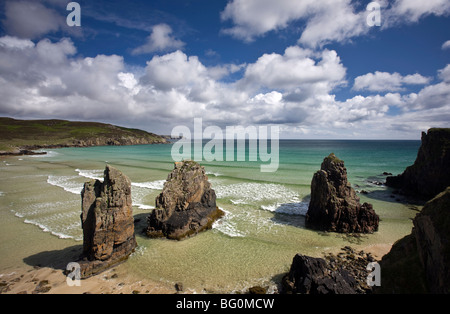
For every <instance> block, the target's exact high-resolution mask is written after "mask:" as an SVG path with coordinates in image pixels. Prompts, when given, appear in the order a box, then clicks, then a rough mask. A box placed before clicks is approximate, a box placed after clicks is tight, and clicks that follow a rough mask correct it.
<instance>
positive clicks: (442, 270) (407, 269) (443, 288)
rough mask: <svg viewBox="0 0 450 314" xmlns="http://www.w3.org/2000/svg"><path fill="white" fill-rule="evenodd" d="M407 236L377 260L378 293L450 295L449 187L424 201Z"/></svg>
mask: <svg viewBox="0 0 450 314" xmlns="http://www.w3.org/2000/svg"><path fill="white" fill-rule="evenodd" d="M413 223H414V227H413V230H412V232H411V234H410V235H407V236H406V237H404V238H402V239H400V240H399V241H397V242H396V243H394V245H393V246H392V249H391V250H390V252H389V253H388V254H386V255H385V256H383V259H382V260H381V263H380V265H381V269H382V271H381V282H382V285H381V287H380V288H377V290H376V291H377V292H381V293H450V187H447V188H446V189H445V191H443V192H442V193H440V194H438V195H437V196H436V197H435V198H433V199H432V200H430V201H428V202H427V203H426V204H425V206H424V207H423V209H422V211H421V212H420V213H418V214H417V215H416V217H415V218H414V220H413Z"/></svg>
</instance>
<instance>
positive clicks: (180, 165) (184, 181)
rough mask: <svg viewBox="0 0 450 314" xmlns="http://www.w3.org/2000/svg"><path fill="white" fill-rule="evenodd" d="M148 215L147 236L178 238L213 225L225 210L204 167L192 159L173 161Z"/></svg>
mask: <svg viewBox="0 0 450 314" xmlns="http://www.w3.org/2000/svg"><path fill="white" fill-rule="evenodd" d="M155 207H156V208H155V209H154V210H153V211H152V213H151V214H150V216H149V217H148V228H147V235H148V236H149V237H167V238H169V239H176V240H180V239H183V238H185V237H189V236H191V235H194V234H196V233H198V232H200V231H202V230H205V229H209V228H211V227H212V224H213V222H214V221H215V220H216V219H218V218H220V217H221V216H222V215H223V214H224V213H223V212H222V211H221V210H220V209H219V208H218V207H217V206H216V193H215V191H214V190H213V189H211V184H210V183H209V181H208V177H207V176H206V174H205V169H204V168H203V167H202V166H200V165H199V164H198V163H196V162H194V161H183V162H176V163H175V167H174V169H173V171H172V172H171V173H170V174H169V176H168V178H167V181H166V182H165V184H164V188H163V191H162V192H161V194H160V195H159V196H158V197H157V198H156V206H155Z"/></svg>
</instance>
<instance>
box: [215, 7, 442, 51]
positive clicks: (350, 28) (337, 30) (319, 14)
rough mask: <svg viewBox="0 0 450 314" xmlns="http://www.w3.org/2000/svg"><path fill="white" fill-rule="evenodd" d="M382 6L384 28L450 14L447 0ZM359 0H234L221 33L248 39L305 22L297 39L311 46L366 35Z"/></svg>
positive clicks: (368, 28)
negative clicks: (429, 16) (230, 24)
mask: <svg viewBox="0 0 450 314" xmlns="http://www.w3.org/2000/svg"><path fill="white" fill-rule="evenodd" d="M377 3H379V4H380V7H381V12H380V14H381V27H382V28H383V29H385V28H388V27H393V26H396V25H399V24H402V23H415V22H418V21H419V20H420V19H422V18H424V17H426V16H428V15H436V16H446V15H449V14H450V3H449V2H448V0H430V1H426V2H424V1H421V0H395V1H393V2H392V3H389V1H387V0H380V1H377ZM358 5H359V3H358V1H351V0H324V1H316V0H298V1H292V0H279V1H271V0H232V1H230V2H229V3H228V4H227V6H226V7H225V9H224V10H223V11H222V13H221V18H222V20H223V21H224V22H227V21H231V23H232V26H230V27H225V28H224V29H223V30H222V32H223V33H225V34H228V35H230V36H233V37H235V38H237V39H241V40H244V41H247V42H250V41H253V40H255V39H256V38H257V37H260V36H263V35H265V34H266V33H268V32H271V31H278V30H282V29H285V28H287V27H289V26H290V25H292V24H293V23H302V25H304V27H303V30H302V34H301V36H300V38H299V40H298V42H299V43H300V44H302V45H305V46H308V47H315V48H316V47H321V46H323V45H324V44H327V43H329V42H343V41H348V40H350V39H351V38H353V37H356V36H361V35H364V34H367V33H368V32H369V30H370V27H369V26H368V25H367V21H366V19H367V16H368V14H369V12H368V11H366V8H365V7H362V8H359V7H358Z"/></svg>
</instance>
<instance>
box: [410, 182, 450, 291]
mask: <svg viewBox="0 0 450 314" xmlns="http://www.w3.org/2000/svg"><path fill="white" fill-rule="evenodd" d="M413 223H414V229H413V232H414V235H415V238H416V242H417V250H418V253H419V257H420V261H421V263H422V265H423V268H424V270H425V276H426V278H427V282H428V287H429V289H430V292H431V293H450V254H449V253H450V187H447V189H446V190H445V191H444V192H442V193H440V194H438V195H437V196H436V197H435V198H433V199H432V200H430V201H428V202H427V203H426V204H425V206H424V207H423V209H422V211H421V212H419V213H418V214H417V215H416V217H415V218H414V220H413Z"/></svg>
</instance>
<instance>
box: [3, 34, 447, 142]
mask: <svg viewBox="0 0 450 314" xmlns="http://www.w3.org/2000/svg"><path fill="white" fill-rule="evenodd" d="M239 70H243V73H242V74H240V75H241V76H242V77H241V79H238V80H236V81H232V82H227V80H223V81H222V79H223V78H224V75H225V76H226V75H229V74H231V73H233V71H239ZM234 73H236V72H234ZM388 74H389V73H388ZM394 74H395V73H394ZM345 75H346V69H345V67H344V65H343V64H342V62H341V60H340V58H339V56H338V55H337V53H336V52H335V51H330V50H323V51H320V52H313V51H311V50H308V49H302V48H299V47H289V48H287V49H286V51H285V52H284V54H265V55H262V56H261V57H260V58H259V59H258V60H256V61H255V62H254V63H251V64H248V65H232V64H229V65H222V68H220V66H217V67H207V66H205V65H204V64H202V62H200V60H199V59H198V58H197V57H196V56H188V55H187V54H185V53H184V52H181V51H175V52H172V53H168V54H165V55H161V56H155V57H153V58H152V59H151V60H150V61H148V62H147V66H146V67H145V69H141V70H137V71H131V70H130V67H129V66H127V65H126V64H125V63H124V59H123V57H121V56H117V55H110V56H106V55H97V56H95V57H92V58H87V57H86V58H82V57H80V56H77V54H76V47H75V45H74V44H73V42H72V41H71V40H70V39H62V40H60V41H58V42H51V41H50V40H48V39H44V40H41V41H38V42H35V43H34V42H32V41H30V40H26V39H19V38H15V37H11V36H5V37H1V38H0V94H1V95H2V97H1V98H0V114H2V115H8V116H15V117H36V118H50V117H51V118H65V119H84V120H85V119H87V120H100V121H107V122H114V121H116V122H120V124H122V125H133V126H135V127H144V128H146V129H148V130H151V131H155V132H163V133H170V130H171V128H172V127H174V126H175V125H180V124H184V125H187V126H189V125H190V124H191V123H192V122H193V118H195V117H202V118H203V122H204V126H205V127H206V126H207V125H211V124H214V125H218V126H221V127H223V126H226V125H239V124H240V125H244V126H248V125H255V124H256V125H257V124H280V125H282V126H283V128H282V129H283V130H284V132H286V133H285V135H286V134H287V135H290V136H295V135H296V134H299V135H300V134H302V135H304V134H308V137H352V136H358V137H360V138H361V137H365V138H374V137H375V138H376V137H378V138H382V137H385V138H387V137H389V136H391V134H392V132H393V131H394V130H395V131H397V132H398V133H396V134H405V136H411V134H413V136H415V135H416V133H417V134H420V132H419V131H420V130H422V129H423V127H424V126H442V125H446V124H445V123H447V125H448V121H449V120H445V119H446V118H449V114H448V112H450V111H449V109H450V83H449V82H450V65H447V66H446V67H445V68H443V69H441V70H440V71H439V72H438V76H437V77H438V78H439V79H440V80H441V81H439V82H438V83H437V84H434V85H428V86H426V87H424V88H422V89H421V90H420V91H419V92H417V93H410V94H406V95H403V94H401V93H400V92H397V93H387V94H385V95H382V94H379V95H372V96H367V97H365V96H361V95H357V96H355V97H352V98H350V99H344V100H337V99H336V97H335V95H334V94H333V92H334V89H335V88H336V87H337V86H340V85H341V84H344V83H345ZM374 75H376V74H374ZM387 77H389V78H391V79H392V78H393V77H394V78H396V77H397V75H393V74H389V75H388V76H387ZM399 77H400V79H399V80H400V81H401V84H406V83H405V82H404V81H406V82H407V83H408V84H412V83H418V84H422V83H423V82H424V78H423V77H422V76H420V75H407V76H401V75H399ZM401 84H400V86H402V85H401ZM393 107H395V108H398V110H397V111H396V112H397V113H396V114H395V115H392V113H391V112H390V108H393ZM431 124H433V125H431ZM161 130H162V131H161ZM354 130H358V132H359V133H358V134H355V133H354ZM295 132H300V133H295Z"/></svg>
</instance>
